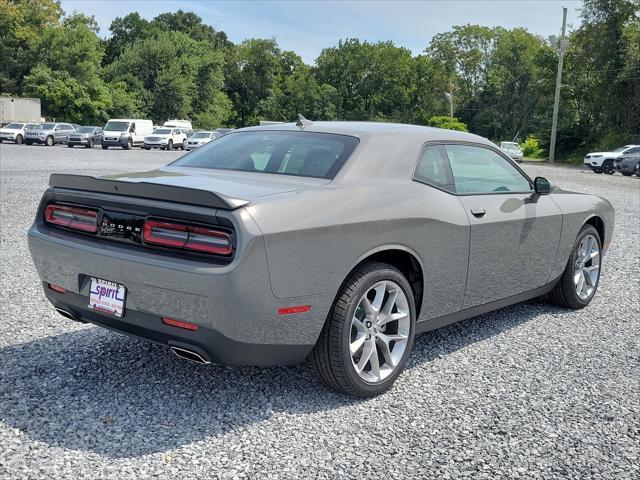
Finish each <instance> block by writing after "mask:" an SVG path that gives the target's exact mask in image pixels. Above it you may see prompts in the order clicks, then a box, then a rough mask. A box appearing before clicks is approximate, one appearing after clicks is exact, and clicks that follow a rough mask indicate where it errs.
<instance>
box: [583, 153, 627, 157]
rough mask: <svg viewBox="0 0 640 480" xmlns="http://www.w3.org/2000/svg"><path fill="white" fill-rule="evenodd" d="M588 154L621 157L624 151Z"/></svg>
mask: <svg viewBox="0 0 640 480" xmlns="http://www.w3.org/2000/svg"><path fill="white" fill-rule="evenodd" d="M587 155H602V156H603V157H604V156H607V157H609V158H611V157H619V156H620V155H622V152H590V153H587Z"/></svg>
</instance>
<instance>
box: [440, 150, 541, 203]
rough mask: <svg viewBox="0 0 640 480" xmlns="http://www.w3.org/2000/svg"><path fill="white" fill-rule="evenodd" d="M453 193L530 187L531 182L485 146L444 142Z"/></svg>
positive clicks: (518, 190) (520, 189)
mask: <svg viewBox="0 0 640 480" xmlns="http://www.w3.org/2000/svg"><path fill="white" fill-rule="evenodd" d="M445 148H446V151H447V156H448V157H449V164H450V165H451V171H452V173H453V181H454V184H455V188H456V192H457V193H500V192H520V193H525V192H526V193H528V192H530V191H531V184H530V183H529V180H527V179H526V178H525V177H524V175H522V174H521V173H520V172H519V171H518V170H517V169H516V168H515V167H514V166H513V165H511V163H509V162H508V161H507V160H506V159H504V158H503V157H501V156H500V155H498V154H497V153H496V152H494V151H492V150H489V149H488V148H483V147H475V146H472V145H446V146H445Z"/></svg>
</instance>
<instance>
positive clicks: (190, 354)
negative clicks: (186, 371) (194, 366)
mask: <svg viewBox="0 0 640 480" xmlns="http://www.w3.org/2000/svg"><path fill="white" fill-rule="evenodd" d="M171 351H172V352H173V353H174V354H175V355H176V356H178V357H180V358H184V359H185V360H189V361H191V362H195V363H200V364H203V365H206V364H209V363H211V362H209V360H207V359H206V358H204V357H203V356H202V355H200V354H199V353H198V352H194V351H193V350H188V349H186V348H181V347H174V346H172V347H171Z"/></svg>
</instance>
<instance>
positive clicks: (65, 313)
mask: <svg viewBox="0 0 640 480" xmlns="http://www.w3.org/2000/svg"><path fill="white" fill-rule="evenodd" d="M56 312H58V313H59V314H60V315H62V316H63V317H65V318H68V319H69V320H73V321H76V322H79V321H80V320H78V318H77V317H76V316H75V314H74V313H72V312H70V311H69V310H65V309H64V308H60V307H56Z"/></svg>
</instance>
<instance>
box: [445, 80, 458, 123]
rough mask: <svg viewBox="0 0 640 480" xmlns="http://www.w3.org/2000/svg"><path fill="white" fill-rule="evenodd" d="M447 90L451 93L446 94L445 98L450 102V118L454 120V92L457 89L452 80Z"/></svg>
mask: <svg viewBox="0 0 640 480" xmlns="http://www.w3.org/2000/svg"><path fill="white" fill-rule="evenodd" d="M447 89H448V90H449V91H448V92H444V96H445V97H447V100H449V116H450V117H451V118H453V90H454V89H455V86H454V85H453V82H452V81H451V80H449V85H447Z"/></svg>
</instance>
